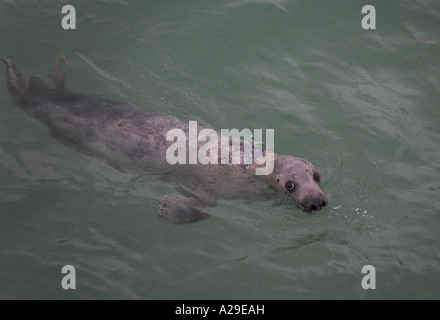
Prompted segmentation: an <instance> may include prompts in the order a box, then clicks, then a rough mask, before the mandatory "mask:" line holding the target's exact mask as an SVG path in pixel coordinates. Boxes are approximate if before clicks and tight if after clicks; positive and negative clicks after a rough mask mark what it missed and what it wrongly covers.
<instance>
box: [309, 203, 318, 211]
mask: <svg viewBox="0 0 440 320" xmlns="http://www.w3.org/2000/svg"><path fill="white" fill-rule="evenodd" d="M316 209H318V208H317V207H316V206H315V205H314V204H312V205H311V206H310V211H313V210H316Z"/></svg>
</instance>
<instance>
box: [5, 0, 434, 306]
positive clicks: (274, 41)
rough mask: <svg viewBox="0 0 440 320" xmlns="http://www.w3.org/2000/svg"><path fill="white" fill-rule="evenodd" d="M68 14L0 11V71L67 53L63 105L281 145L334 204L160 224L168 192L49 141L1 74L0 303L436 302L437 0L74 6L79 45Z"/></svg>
mask: <svg viewBox="0 0 440 320" xmlns="http://www.w3.org/2000/svg"><path fill="white" fill-rule="evenodd" d="M65 4H67V3H66V1H48V0H46V1H43V0H38V1H36V0H33V1H31V0H26V1H18V0H7V1H0V55H2V56H8V57H10V56H12V58H13V60H15V61H16V62H17V64H19V66H20V67H21V70H22V72H23V74H25V75H30V74H37V75H41V76H44V75H46V74H47V72H48V71H49V70H50V68H51V66H52V62H53V59H54V58H55V56H56V54H57V53H58V51H59V50H61V49H64V50H66V52H67V54H68V56H69V60H68V63H67V65H66V68H65V69H66V73H67V86H68V87H69V88H70V89H73V90H75V91H78V92H82V93H86V94H95V95H100V96H104V97H107V98H110V99H114V100H127V101H133V102H137V103H139V104H143V105H149V106H154V108H155V109H157V110H160V111H163V112H167V113H170V114H174V115H176V116H178V117H181V118H186V119H194V120H203V121H204V122H206V123H209V124H210V125H211V126H213V127H214V128H217V129H219V128H239V129H242V128H251V129H254V128H262V129H266V128H269V129H275V149H276V151H277V152H279V153H284V154H291V155H295V156H299V157H303V158H307V159H308V160H309V161H311V162H312V163H313V164H314V165H315V166H316V167H317V168H318V170H319V171H320V173H321V176H322V184H323V190H324V192H325V193H326V194H327V196H328V197H329V201H330V205H329V206H328V207H327V208H326V209H325V210H324V211H320V212H318V213H315V214H306V213H303V212H302V211H300V210H298V209H295V208H291V207H283V206H273V205H272V204H273V203H272V202H269V201H261V202H258V201H255V202H254V201H252V202H249V201H222V202H220V203H219V205H218V206H217V207H215V208H212V209H209V213H210V215H211V218H210V219H208V220H206V221H203V222H200V223H196V224H193V225H185V226H181V225H172V224H167V223H164V222H161V221H159V220H158V219H157V216H156V212H157V201H158V199H159V198H160V197H161V196H162V195H164V194H166V193H170V192H172V191H173V190H174V187H175V186H171V185H167V184H166V183H164V182H162V179H161V178H160V176H154V175H153V176H148V175H143V176H142V175H141V176H140V175H127V174H123V173H120V172H118V171H116V170H115V169H113V168H111V167H109V166H107V165H106V164H105V163H103V162H101V161H100V160H98V159H95V158H93V157H91V156H88V155H85V154H81V153H78V152H76V151H74V150H72V149H69V148H67V147H65V146H64V145H62V144H59V143H58V142H56V141H55V140H54V139H53V138H52V137H51V136H50V135H49V134H48V133H47V130H46V128H45V127H44V126H43V125H42V124H40V123H39V122H38V121H37V120H34V119H32V118H29V117H28V116H27V115H26V114H25V113H24V112H23V111H21V110H20V109H18V108H16V107H15V106H14V105H13V102H12V100H11V98H10V97H9V95H8V93H7V90H6V86H5V76H4V75H2V76H1V78H0V82H1V85H0V107H1V111H0V112H1V113H0V298H3V299H9V298H56V299H71V298H74V299H76V298H81V299H89V298H112V299H132V298H135V299H138V298H142V299H165V298H167V299H214V298H218V299H254V298H258V299H309V298H312V299H385V298H390V299H403V298H409V299H419V298H429V299H433V298H434V299H438V298H440V249H439V240H440V235H439V230H440V216H439V214H440V197H439V196H440V163H439V159H440V131H439V121H440V99H439V92H440V2H438V1H436V0H431V1H428V0H411V1H409V0H408V1H397V0H393V1H377V0H374V1H341V0H335V1H325V0H319V1H318V0H313V1H287V0H286V1H283V0H271V1H270V0H256V1H252V0H237V1H201V0H198V1H181V0H179V1H177V0H174V1H168V0H167V1H124V0H114V1H111V0H106V1H104V0H101V1H71V4H73V5H75V8H76V15H77V21H76V22H77V29H76V30H64V29H62V28H61V19H62V17H63V15H62V14H61V8H62V6H63V5H65ZM366 4H370V5H373V6H374V7H375V9H376V15H377V16H376V27H377V29H376V30H364V29H363V28H362V27H361V20H362V18H363V16H364V15H363V14H362V13H361V9H362V7H363V6H364V5H366ZM67 264H70V265H73V266H74V267H75V268H76V287H77V288H76V290H64V289H62V287H61V280H62V277H63V276H64V275H63V274H61V268H62V267H63V266H64V265H67ZM364 265H372V266H374V267H375V269H376V289H375V290H364V289H363V288H362V286H361V281H362V278H363V276H364V274H362V273H361V269H362V267H363V266H364Z"/></svg>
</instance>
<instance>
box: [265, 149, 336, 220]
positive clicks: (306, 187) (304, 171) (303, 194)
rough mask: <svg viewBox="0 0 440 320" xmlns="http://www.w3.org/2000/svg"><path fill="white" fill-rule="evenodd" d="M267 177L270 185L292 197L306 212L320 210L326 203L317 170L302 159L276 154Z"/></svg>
mask: <svg viewBox="0 0 440 320" xmlns="http://www.w3.org/2000/svg"><path fill="white" fill-rule="evenodd" d="M267 177H268V179H269V181H270V183H271V184H272V186H274V187H275V188H276V189H278V190H282V191H283V192H284V193H285V194H286V195H288V196H291V197H293V198H294V199H295V201H296V205H297V206H298V207H299V208H300V209H302V210H304V211H306V212H311V211H318V210H321V209H322V208H324V207H325V206H326V205H327V204H328V200H327V198H326V196H325V195H324V193H323V192H322V190H321V185H320V181H321V177H320V175H319V173H318V171H317V170H316V169H315V167H314V166H313V165H312V164H311V163H310V162H308V161H306V160H304V159H301V158H297V157H292V156H284V155H277V156H276V157H275V165H274V170H273V172H272V174H270V175H268V176H267Z"/></svg>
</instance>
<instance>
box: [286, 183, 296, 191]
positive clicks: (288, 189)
mask: <svg viewBox="0 0 440 320" xmlns="http://www.w3.org/2000/svg"><path fill="white" fill-rule="evenodd" d="M286 189H287V191H289V192H292V191H293V189H295V184H294V183H293V182H292V181H287V182H286Z"/></svg>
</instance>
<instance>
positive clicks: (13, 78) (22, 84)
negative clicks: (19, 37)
mask: <svg viewBox="0 0 440 320" xmlns="http://www.w3.org/2000/svg"><path fill="white" fill-rule="evenodd" d="M0 60H1V61H3V62H4V63H5V65H6V78H7V79H8V90H9V93H10V94H11V95H12V96H20V95H22V94H25V93H26V92H27V89H28V88H27V85H26V81H24V80H23V79H22V77H21V72H20V70H19V69H18V67H17V66H16V65H15V64H13V63H11V62H10V61H9V60H8V59H6V58H3V57H0Z"/></svg>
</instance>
